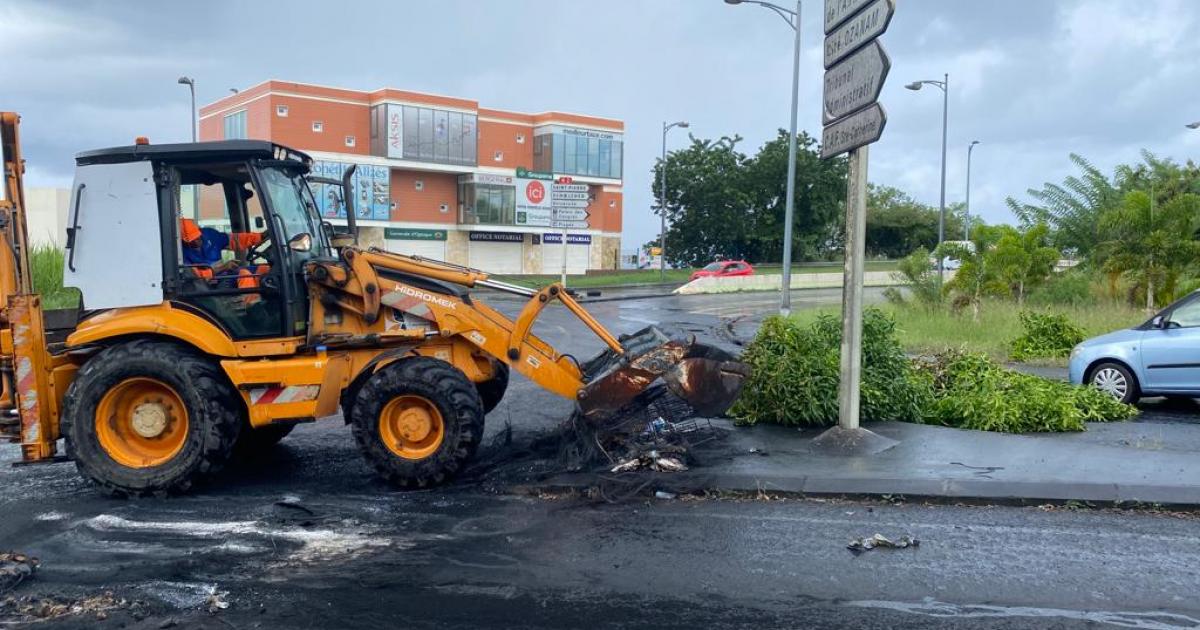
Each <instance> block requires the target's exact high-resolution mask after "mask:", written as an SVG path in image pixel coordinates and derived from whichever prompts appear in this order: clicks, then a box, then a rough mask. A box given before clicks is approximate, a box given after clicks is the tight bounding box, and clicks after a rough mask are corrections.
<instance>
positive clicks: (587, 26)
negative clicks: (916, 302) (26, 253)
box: [0, 0, 1200, 247]
mask: <svg viewBox="0 0 1200 630" xmlns="http://www.w3.org/2000/svg"><path fill="white" fill-rule="evenodd" d="M786 1H787V0H784V2H785V3H786ZM897 4H898V5H899V6H898V8H897V11H896V16H895V18H894V19H893V21H892V25H891V27H890V29H889V31H888V33H887V34H886V35H885V36H884V37H883V42H884V45H885V47H886V48H887V50H888V52H889V53H890V55H891V58H892V71H891V76H890V77H889V79H888V84H887V85H886V86H885V88H884V91H883V95H882V97H881V99H880V100H881V101H882V102H883V103H884V105H885V107H886V108H887V111H888V115H889V122H888V127H887V130H886V131H885V133H884V137H883V140H882V141H881V142H880V143H878V144H877V145H875V146H874V148H873V149H872V151H871V164H870V178H871V180H872V181H873V182H877V183H880V184H888V185H893V186H898V187H900V188H902V189H904V190H907V191H909V192H910V193H912V194H913V195H914V196H915V197H917V198H918V199H920V200H922V201H925V202H927V203H931V204H936V203H937V200H938V172H939V171H938V169H939V151H940V144H939V143H940V135H939V134H940V122H941V93H940V92H938V91H937V90H936V89H925V90H922V91H920V92H911V91H908V90H905V89H904V88H903V85H904V84H905V83H907V82H909V81H912V80H916V79H926V78H930V79H932V78H940V77H941V75H942V73H945V72H948V73H949V74H950V87H951V93H950V133H949V158H948V159H949V174H948V177H947V193H946V194H947V200H948V202H953V201H957V200H961V199H962V197H963V194H964V186H965V181H964V175H965V162H966V146H967V143H968V142H970V141H971V140H973V139H978V140H980V141H981V142H982V143H983V144H982V145H981V146H979V147H976V150H975V157H974V166H973V179H974V182H973V187H972V207H973V210H974V211H975V212H976V213H979V214H981V215H982V216H983V217H984V218H985V219H986V220H988V221H989V222H1002V221H1007V220H1010V219H1011V218H1010V217H1009V216H1008V212H1007V210H1006V209H1005V207H1004V198H1005V197H1006V196H1008V195H1014V194H1015V195H1019V194H1021V193H1023V192H1024V190H1025V189H1027V188H1029V187H1031V186H1033V187H1037V186H1040V185H1041V183H1042V182H1044V181H1047V180H1055V181H1056V180H1059V179H1061V178H1062V177H1063V176H1064V175H1066V174H1068V173H1069V172H1071V168H1070V165H1069V163H1068V161H1067V154H1068V153H1069V152H1071V151H1075V152H1079V153H1082V154H1083V155H1085V156H1087V157H1088V158H1089V159H1091V160H1092V161H1094V162H1095V163H1097V164H1098V165H1100V166H1102V167H1104V168H1106V169H1107V168H1109V167H1111V166H1112V165H1114V164H1116V163H1119V162H1122V161H1132V160H1136V159H1137V155H1138V150H1139V149H1141V148H1143V147H1144V148H1147V149H1150V150H1151V151H1154V152H1156V153H1158V154H1160V155H1164V156H1170V157H1173V158H1175V159H1177V160H1181V161H1182V160H1186V159H1188V158H1191V157H1193V156H1194V155H1195V154H1196V153H1197V152H1200V131H1195V132H1193V131H1189V130H1187V129H1185V128H1184V124H1185V123H1188V122H1191V121H1193V120H1200V98H1197V96H1200V54H1198V53H1200V37H1196V33H1197V32H1198V31H1197V27H1198V26H1200V25H1198V23H1197V22H1198V19H1200V2H1194V1H1189V0H1159V1H1155V0H1056V1H1052V0H897ZM821 5H822V2H821V1H820V0H808V1H807V2H806V3H805V10H804V25H803V28H802V34H803V42H804V44H803V46H804V48H803V58H802V67H801V81H800V84H801V93H800V103H801V107H800V126H801V128H803V129H806V130H808V132H809V133H811V134H814V135H819V133H820V126H819V125H820V105H819V102H820V86H821V72H822V69H821V39H820V38H821V26H820V21H821V19H820V17H821V16H820V11H821ZM791 37H792V36H791V32H790V30H789V29H788V28H787V26H786V25H785V24H784V23H783V22H782V21H781V20H780V19H779V18H778V17H777V16H775V15H773V14H772V13H770V12H768V11H767V10H765V9H763V8H761V7H756V6H752V5H742V6H728V5H726V4H724V3H722V2H721V1H720V0H604V1H602V2H601V1H595V0H592V1H585V0H557V1H552V0H508V1H503V2H501V1H499V0H491V1H489V0H437V1H434V0H426V1H417V0H410V1H407V2H356V1H353V0H340V1H336V2H335V1H330V0H325V1H317V0H290V1H288V2H273V1H266V0H263V1H257V2H236V1H220V0H210V1H208V2H204V3H198V2H194V3H170V2H153V3H152V2H132V1H129V2H120V1H95V2H83V1H59V2H49V1H45V0H0V109H11V110H16V111H18V112H20V113H21V114H22V115H23V117H24V118H23V123H24V124H23V132H24V133H23V140H24V146H25V150H26V157H27V158H28V161H29V175H28V178H27V185H31V186H46V185H56V186H68V185H69V183H70V178H71V171H72V168H73V165H72V160H71V158H72V156H73V154H74V153H75V152H77V151H80V150H84V149H87V148H94V147H100V146H111V145H115V144H125V143H128V142H129V141H130V140H131V139H132V138H134V137H135V136H138V135H147V136H149V137H150V138H151V139H152V140H153V141H155V142H169V141H182V140H186V139H187V138H188V136H189V133H190V132H189V128H188V118H189V104H188V96H187V88H186V87H185V86H181V85H177V84H176V83H175V79H176V78H177V77H178V76H179V75H181V74H187V75H191V76H194V77H195V78H196V83H197V92H198V95H197V97H198V100H199V102H200V103H201V104H203V103H207V102H210V101H213V100H215V99H217V98H219V97H221V96H222V95H224V94H226V93H227V92H228V90H229V88H231V87H232V88H245V87H248V86H250V85H253V84H256V83H259V82H260V81H262V80H264V79H266V78H277V79H283V80H291V81H300V82H309V83H318V84H325V85H335V86H342V87H348V88H357V89H368V90H370V89H375V88H378V87H382V86H389V87H395V88H400V89H410V90H417V91H424V92H434V93H440V94H447V95H454V96H463V97H467V98H473V99H477V100H478V101H479V102H480V104H481V105H483V106H485V107H496V108H500V109H513V110H518V111H543V110H551V109H553V110H563V111H575V112H581V113H592V114H598V115H603V116H612V117H616V118H620V119H623V120H625V121H626V125H627V129H626V132H627V133H626V156H625V179H626V186H625V194H626V205H625V213H626V219H625V233H626V239H627V243H626V246H627V247H628V246H631V245H634V244H635V243H641V242H644V241H645V240H648V239H649V238H652V237H653V235H654V234H655V233H656V232H657V220H656V219H655V218H654V217H653V216H652V215H651V213H650V211H649V209H648V208H649V206H650V204H651V194H650V191H649V187H650V183H649V182H650V174H649V172H650V168H651V167H652V165H653V161H654V159H655V158H656V157H657V155H658V153H659V150H660V141H661V136H660V125H661V124H662V121H663V120H672V121H674V120H680V119H684V120H688V121H690V122H691V125H692V126H691V129H690V131H691V132H692V133H695V134H696V135H697V136H700V137H719V136H721V135H727V134H728V135H732V134H740V135H741V136H743V137H744V138H745V140H744V144H743V145H742V147H743V148H744V150H746V151H749V152H753V151H754V150H755V149H756V148H757V147H758V146H759V145H760V144H761V143H762V142H763V141H764V140H766V139H768V138H770V137H772V136H773V135H774V133H775V130H776V129H778V128H781V127H786V125H787V114H788V103H789V100H788V99H789V95H788V91H789V89H790V80H791V75H790V72H791V46H792V39H791ZM670 141H671V145H673V146H676V147H678V146H681V145H682V144H684V143H685V142H686V137H685V135H684V133H683V132H672V136H671V139H670Z"/></svg>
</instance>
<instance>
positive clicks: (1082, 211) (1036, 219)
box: [1007, 153, 1122, 256]
mask: <svg viewBox="0 0 1200 630" xmlns="http://www.w3.org/2000/svg"><path fill="white" fill-rule="evenodd" d="M1071 161H1072V162H1074V163H1075V165H1076V166H1078V167H1079V169H1080V171H1082V172H1081V173H1080V174H1079V175H1078V176H1076V175H1072V176H1070V177H1067V178H1066V179H1064V180H1063V183H1062V184H1061V185H1059V184H1052V183H1050V182H1046V183H1045V184H1043V186H1042V189H1041V190H1035V189H1033V188H1030V189H1029V190H1028V191H1027V192H1028V194H1029V196H1030V197H1032V198H1033V200H1034V203H1022V202H1018V201H1017V200H1016V199H1013V198H1012V197H1009V198H1008V201H1007V203H1008V207H1009V209H1010V210H1012V212H1013V214H1015V215H1016V216H1017V218H1019V219H1020V220H1021V224H1022V225H1023V226H1025V227H1031V226H1034V225H1037V224H1040V223H1044V224H1046V225H1048V226H1049V227H1050V228H1052V229H1053V230H1054V244H1055V245H1057V246H1058V247H1060V248H1062V249H1068V250H1073V251H1075V252H1077V253H1078V254H1079V255H1081V256H1088V255H1090V254H1091V253H1092V251H1093V250H1095V249H1096V246H1097V245H1099V244H1100V243H1101V242H1103V241H1104V240H1105V238H1104V234H1103V233H1102V232H1101V230H1100V217H1101V216H1102V215H1103V214H1104V213H1106V212H1108V211H1109V210H1112V209H1113V208H1116V207H1117V206H1119V205H1120V204H1121V196H1122V191H1121V190H1120V189H1119V188H1118V187H1117V186H1116V185H1115V184H1114V183H1113V182H1112V181H1111V180H1110V179H1109V178H1108V177H1107V176H1106V175H1104V173H1101V172H1100V169H1097V168H1096V167H1095V166H1092V164H1091V163H1090V162H1088V161H1087V160H1086V159H1084V158H1083V157H1082V156H1080V155H1078V154H1075V153H1072V154H1071Z"/></svg>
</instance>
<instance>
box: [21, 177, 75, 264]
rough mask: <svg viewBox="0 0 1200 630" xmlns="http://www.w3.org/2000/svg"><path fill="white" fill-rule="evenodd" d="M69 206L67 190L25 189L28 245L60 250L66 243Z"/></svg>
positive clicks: (68, 192)
mask: <svg viewBox="0 0 1200 630" xmlns="http://www.w3.org/2000/svg"><path fill="white" fill-rule="evenodd" d="M70 205H71V190H70V189H69V188H26V189H25V213H26V225H27V226H28V229H29V240H30V243H31V244H33V245H52V246H54V247H57V248H59V249H62V248H63V247H64V246H65V245H66V243H67V211H68V208H69V207H70Z"/></svg>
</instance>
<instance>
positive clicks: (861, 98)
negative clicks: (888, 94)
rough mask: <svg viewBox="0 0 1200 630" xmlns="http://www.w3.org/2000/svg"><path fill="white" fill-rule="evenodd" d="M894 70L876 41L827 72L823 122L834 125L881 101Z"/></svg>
mask: <svg viewBox="0 0 1200 630" xmlns="http://www.w3.org/2000/svg"><path fill="white" fill-rule="evenodd" d="M891 67H892V62H891V60H890V59H888V56H887V53H886V52H884V50H883V46H881V45H880V44H879V42H878V41H873V42H871V43H870V44H867V45H866V46H864V47H863V48H862V49H860V50H859V51H858V52H856V53H854V54H852V55H850V56H849V57H846V58H845V59H843V60H841V61H839V62H838V63H837V64H836V65H834V66H833V67H832V68H830V69H828V70H826V71H825V91H824V98H823V99H822V101H823V103H824V106H825V110H824V114H823V116H824V117H823V122H824V123H826V124H828V123H831V122H833V121H835V120H837V119H838V118H841V117H843V116H847V115H849V114H853V113H854V112H856V111H858V110H860V109H862V108H863V107H866V106H867V105H870V104H871V103H874V102H875V101H876V100H878V99H879V92H880V91H881V90H883V81H884V79H886V78H887V75H888V70H890V69H891Z"/></svg>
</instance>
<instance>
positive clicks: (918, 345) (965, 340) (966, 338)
mask: <svg viewBox="0 0 1200 630" xmlns="http://www.w3.org/2000/svg"><path fill="white" fill-rule="evenodd" d="M880 309H881V310H882V311H884V312H885V313H887V314H889V315H891V316H892V317H893V318H895V320H896V332H897V335H898V338H899V340H900V345H902V346H903V347H904V349H905V351H907V352H909V353H913V354H937V353H940V352H944V351H947V350H961V351H966V352H980V353H983V354H986V355H987V356H988V357H990V358H992V359H994V360H996V361H1007V360H1008V358H1009V353H1010V351H1011V350H1012V346H1011V343H1012V341H1013V340H1014V339H1017V338H1018V337H1020V336H1021V335H1022V334H1023V332H1024V330H1023V328H1022V326H1021V318H1020V313H1021V311H1022V310H1023V309H1022V308H1021V307H1018V306H1017V305H1016V304H1014V303H1012V302H1001V301H987V302H984V304H983V309H982V310H981V312H980V318H979V323H975V322H973V321H971V316H970V314H969V313H967V314H962V315H955V314H953V313H951V312H949V311H947V310H944V309H926V308H923V307H920V306H915V305H914V306H897V305H886V306H881V307H880ZM1035 310H1040V309H1035ZM839 312H840V307H838V308H829V309H815V310H808V311H800V312H798V313H796V314H795V315H793V318H795V319H796V321H797V322H798V323H800V324H802V325H805V324H810V323H812V322H813V321H814V320H816V318H817V317H819V316H821V315H822V314H830V313H832V314H835V315H836V314H837V313H839ZM1046 312H1051V313H1056V314H1061V315H1065V316H1066V317H1067V319H1068V320H1070V321H1071V322H1072V323H1074V324H1075V326H1077V327H1078V328H1079V329H1081V330H1082V331H1083V333H1084V335H1085V337H1093V336H1096V335H1100V334H1103V333H1107V332H1111V331H1114V330H1120V329H1122V328H1130V327H1132V326H1136V325H1137V324H1140V323H1142V322H1143V321H1145V320H1146V315H1145V313H1144V312H1143V311H1141V310H1139V309H1136V308H1132V307H1129V306H1125V305H1122V304H1111V303H1102V304H1096V305H1092V306H1059V307H1054V308H1050V309H1046ZM1038 361H1039V362H1040V363H1045V364H1047V365H1066V362H1065V359H1063V358H1055V359H1039V360H1038Z"/></svg>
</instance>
